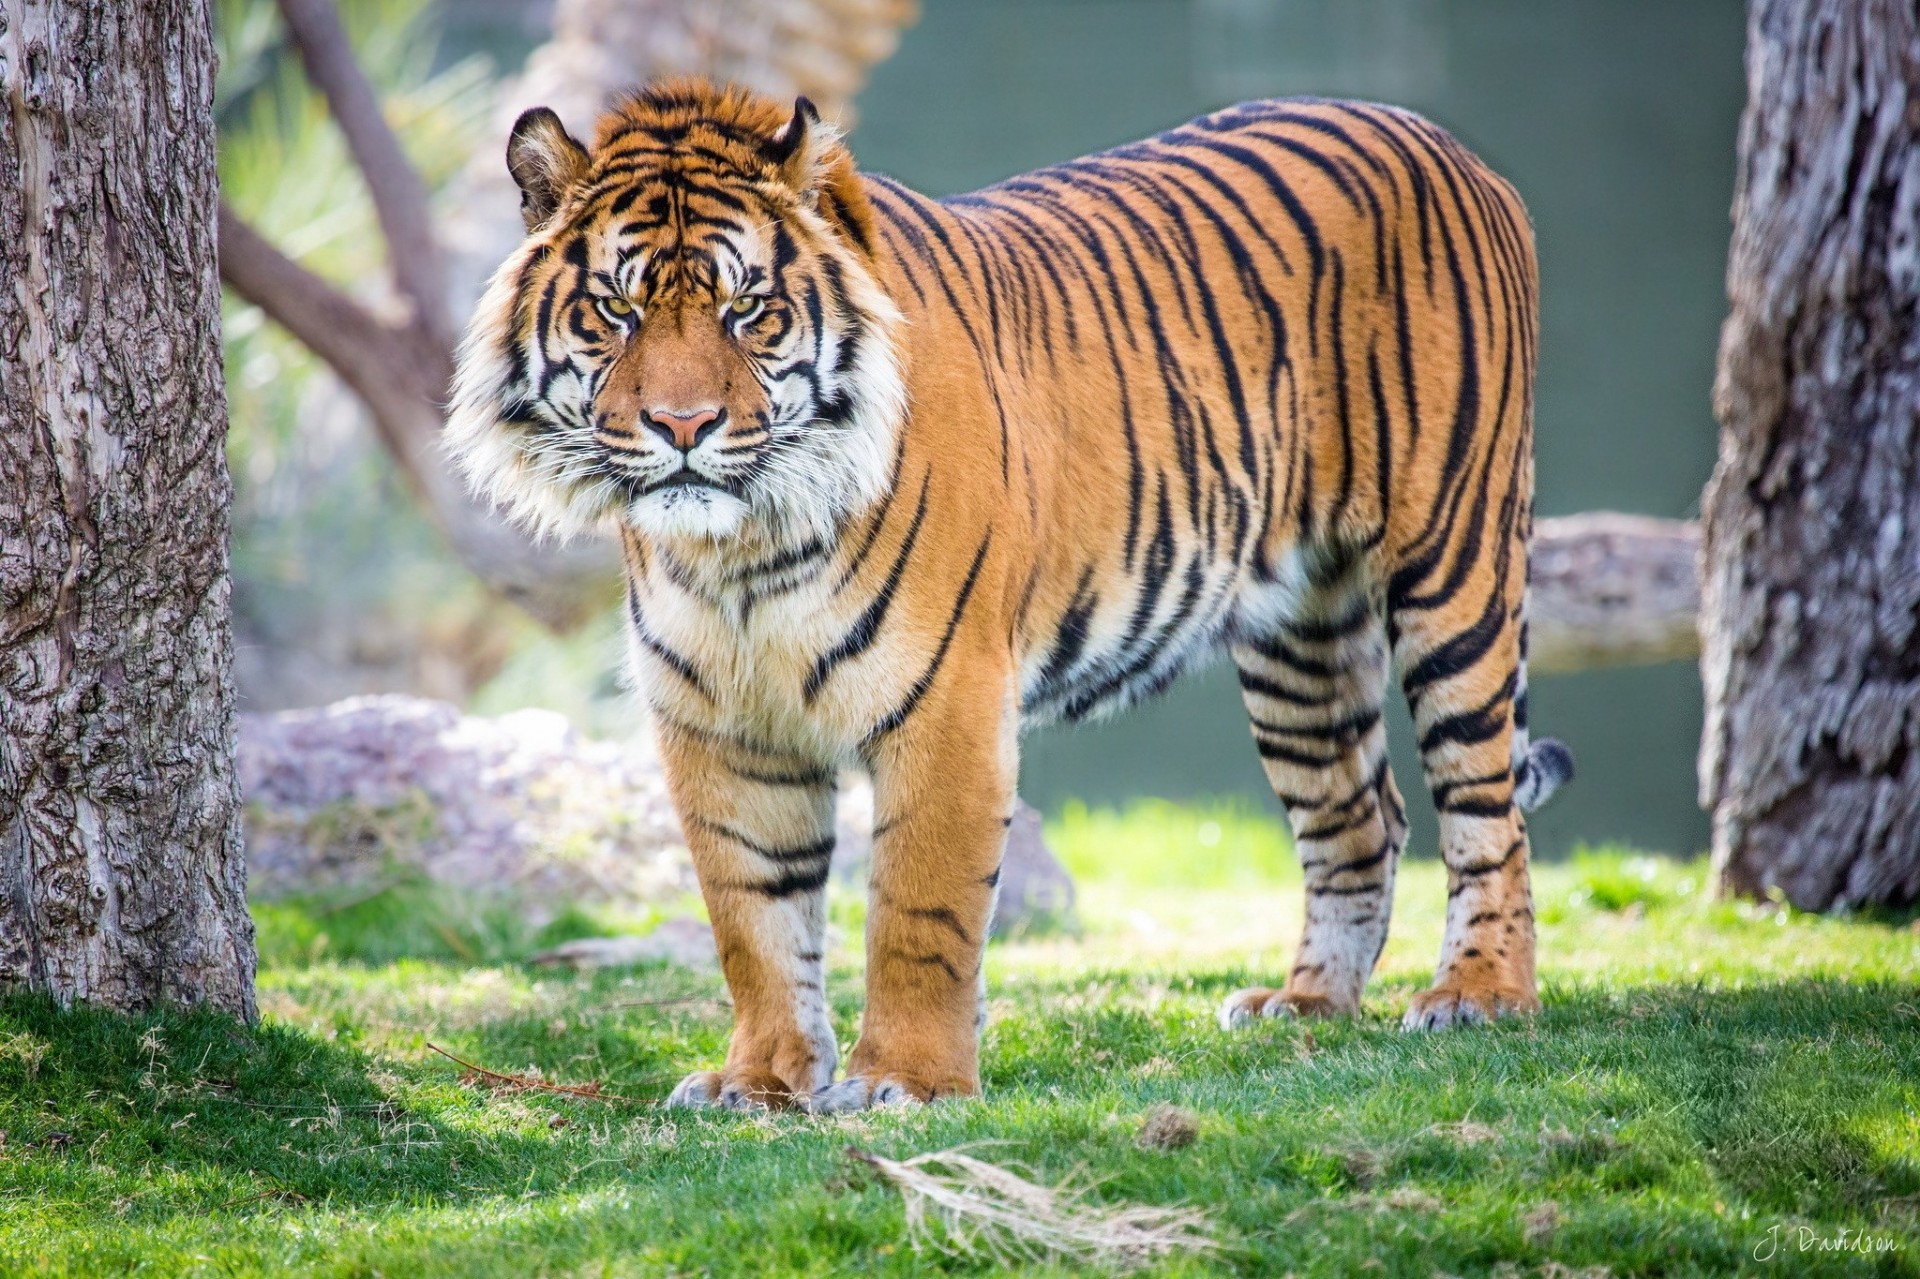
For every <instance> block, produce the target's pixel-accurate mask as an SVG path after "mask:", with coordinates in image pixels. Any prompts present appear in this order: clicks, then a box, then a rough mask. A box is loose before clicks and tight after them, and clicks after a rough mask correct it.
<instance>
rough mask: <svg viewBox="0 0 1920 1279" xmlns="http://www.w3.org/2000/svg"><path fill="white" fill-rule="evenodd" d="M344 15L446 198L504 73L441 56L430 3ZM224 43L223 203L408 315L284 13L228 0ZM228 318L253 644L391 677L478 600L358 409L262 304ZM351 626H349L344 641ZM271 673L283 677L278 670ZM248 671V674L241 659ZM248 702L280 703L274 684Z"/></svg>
mask: <svg viewBox="0 0 1920 1279" xmlns="http://www.w3.org/2000/svg"><path fill="white" fill-rule="evenodd" d="M339 11H340V16H341V19H342V22H343V24H344V25H345V27H346V28H347V32H348V35H349V37H350V38H351V40H352V42H353V45H354V49H355V52H356V54H357V57H358V60H359V63H360V67H361V69H362V71H363V72H364V73H365V74H366V76H367V79H368V81H369V82H370V83H371V84H372V85H373V87H374V89H375V91H376V92H377V93H378V94H379V95H380V99H381V102H382V104H383V106H384V108H385V111H386V115H387V119H388V120H389V121H390V122H391V124H392V125H393V127H394V129H395V131H396V133H397V134H398V135H399V138H400V140H401V143H402V145H403V147H404V148H405V149H406V152H407V154H408V156H409V157H410V158H411V159H412V160H413V162H414V164H415V166H416V167H417V168H418V170H419V172H420V174H421V176H422V178H423V180H424V181H425V182H426V184H427V187H428V190H429V191H431V192H438V191H439V190H440V189H441V188H442V187H443V186H444V185H445V184H446V182H447V180H448V179H449V178H451V177H452V176H453V174H454V173H455V171H456V170H457V169H458V168H459V166H460V165H461V164H462V163H463V162H464V161H465V159H466V157H467V156H468V155H470V154H471V153H472V151H473V149H474V146H475V145H476V143H477V142H478V140H479V138H480V137H481V134H482V127H483V125H484V122H485V119H486V116H487V113H488V112H489V111H490V110H491V108H492V105H493V101H494V89H495V77H494V72H493V69H492V67H491V65H490V64H489V63H488V62H487V61H486V60H485V59H484V58H478V57H468V58H463V59H460V60H458V61H453V62H445V61H443V60H442V59H441V58H440V57H439V54H438V48H439V21H438V18H437V17H436V8H435V6H434V5H433V4H432V3H431V0H341V3H340V5H339ZM215 40H216V46H217V49H218V53H219V58H220V71H219V78H218V81H217V85H216V102H215V113H216V118H217V120H218V123H219V127H220V184H221V191H222V195H223V197H224V198H225V200H226V201H227V203H228V204H229V205H231V206H232V207H233V208H234V210H235V211H236V212H237V213H238V214H239V215H240V216H241V217H242V218H244V219H245V220H246V221H247V222H249V223H250V224H251V225H252V226H253V227H254V228H255V229H256V230H258V231H259V232H260V233H261V234H263V235H265V236H266V237H267V238H268V239H269V240H270V241H272V242H273V243H274V244H275V245H277V246H278V247H279V248H280V250H281V251H282V252H284V253H286V254H287V255H288V256H289V257H291V258H293V259H294V260H295V261H297V262H299V263H300V264H301V265H303V266H305V267H307V268H308V269H309V270H312V271H314V272H315V273H316V274H319V275H321V276H323V277H325V278H326V279H327V280H329V281H331V282H332V283H333V284H334V285H335V286H337V287H339V288H340V289H342V290H343V291H345V292H347V293H349V294H351V295H353V296H354V297H356V298H358V299H359V300H360V301H362V302H363V303H365V304H367V305H368V306H369V307H371V308H373V309H374V310H376V311H379V310H381V309H382V308H386V307H391V306H393V305H395V302H394V299H393V297H392V294H391V290H390V287H389V283H388V272H387V266H386V256H385V243H384V241H383V239H382V237H381V235H380V231H379V224H378V220H377V219H376V217H375V214H374V210H373V206H372V203H371V201H370V199H369V197H368V194H367V190H366V186H365V183H364V182H363V181H362V178H361V175H360V172H359V170H358V168H357V167H356V165H355V164H354V162H353V158H352V156H351V155H350V154H349V152H348V149H347V145H346V140H345V138H344V137H343V136H342V135H341V133H340V131H339V130H338V129H337V128H336V127H335V126H334V124H333V121H332V119H331V118H330V116H329V113H328V110H327V105H326V102H325V101H324V99H323V98H322V97H321V96H320V94H319V93H318V92H317V91H316V90H315V89H314V88H313V86H312V85H310V84H309V83H308V81H307V79H306V76H305V74H304V71H303V69H302V67H301V65H300V59H299V56H298V54H297V52H296V51H295V50H294V49H293V47H292V46H291V44H290V43H289V40H288V37H287V33H286V31H285V29H284V27H283V26H282V25H281V22H280V19H279V13H278V9H277V6H276V5H275V4H274V3H273V2H272V0H218V4H217V8H216V13H215ZM458 318H459V317H456V319H458ZM222 321H223V328H224V333H225V339H226V374H227V397H228V405H229V411H230V419H231V428H230V431H229V435H228V446H227V448H228V461H229V464H230V466H231V468H232V471H233V475H234V488H235V505H234V557H233V564H234V574H235V588H236V589H235V608H236V614H237V617H238V621H239V625H240V629H241V631H242V634H243V644H245V645H248V646H251V647H253V648H255V649H256V650H257V649H259V648H263V647H264V648H267V649H280V648H282V647H285V648H288V649H293V648H298V647H300V646H301V645H303V644H305V645H314V644H315V641H314V639H313V637H314V636H315V635H317V634H320V633H323V632H327V631H328V628H334V629H333V636H334V638H333V639H332V645H331V646H332V648H333V649H334V650H336V651H335V652H334V654H333V656H334V657H335V658H340V659H341V660H356V659H359V660H365V661H366V662H367V664H368V665H369V666H370V667H379V666H381V665H383V664H384V665H385V666H387V667H390V668H397V667H399V666H402V665H405V663H406V661H407V660H408V659H407V654H409V653H411V652H412V651H414V650H415V649H416V648H419V647H421V638H420V637H421V636H422V635H426V636H427V637H428V645H427V646H428V647H430V646H431V644H432V643H433V642H436V638H437V640H438V642H443V643H444V642H445V641H446V637H447V635H448V633H450V632H454V633H457V632H458V631H459V630H460V629H462V627H464V626H465V625H466V624H467V619H470V618H472V617H473V616H474V615H475V614H476V613H477V612H479V611H480V610H481V609H483V608H484V607H485V601H484V597H483V596H482V593H481V592H480V590H479V588H478V587H477V586H476V585H475V584H474V583H473V582H472V581H471V579H470V578H469V577H468V575H467V574H466V572H465V571H464V570H463V569H462V568H461V567H460V566H459V565H458V563H457V562H456V561H455V560H454V559H453V558H452V556H451V555H450V554H449V553H448V552H447V551H446V550H445V548H444V547H443V546H442V545H441V542H440V539H439V536H438V534H437V533H436V532H435V530H434V529H433V528H432V526H431V525H430V524H429V523H428V521H427V520H426V518H425V517H424V516H423V515H422V513H421V512H420V511H419V510H418V509H417V508H416V506H415V504H414V501H413V498H412V496H411V494H410V493H409V492H408V490H407V486H406V483H405V481H404V478H403V477H402V476H401V475H399V474H398V473H397V472H396V470H395V469H394V468H393V467H392V466H391V465H390V463H389V462H388V460H387V458H386V455H385V453H384V451H383V450H382V449H381V448H380V446H379V445H378V443H377V441H376V440H375V439H374V437H373V436H372V433H371V432H370V431H369V430H368V429H367V427H366V425H365V424H364V421H363V418H362V415H361V413H360V411H359V408H358V405H357V403H356V402H355V401H354V400H353V399H352V397H351V396H350V394H349V393H347V392H346V391H344V390H342V389H340V388H338V387H337V386H336V385H335V384H333V383H332V381H331V378H330V377H329V376H328V375H327V373H326V370H325V366H324V365H323V364H322V363H321V362H320V361H319V360H318V359H317V358H316V357H314V356H313V355H312V353H311V352H309V351H308V350H307V349H306V348H305V347H304V346H302V345H301V344H300V343H299V342H298V341H296V340H295V339H294V338H293V337H292V336H291V335H289V334H288V333H286V332H285V331H284V330H282V329H280V328H279V327H278V326H277V325H274V324H272V323H271V322H269V321H268V320H267V318H266V316H265V315H264V314H262V313H261V311H260V310H259V309H258V308H256V307H253V306H250V305H248V304H246V303H245V302H242V301H241V300H240V299H238V298H236V297H234V296H233V295H231V294H228V295H227V297H226V299H225V304H224V307H223V315H222ZM342 619H352V620H351V623H349V624H348V625H350V626H351V627H352V628H354V629H350V630H346V631H344V632H343V631H341V630H340V628H341V627H342ZM343 653H344V654H348V655H349V656H347V657H345V658H342V657H341V655H342V654H343ZM415 665H416V666H417V660H416V661H415ZM266 668H267V669H269V670H271V671H275V672H278V671H279V670H281V669H283V667H282V666H281V665H276V661H275V660H271V659H270V660H268V661H267V662H266ZM242 671H243V682H244V681H245V679H246V676H247V673H248V671H249V667H248V666H247V665H246V663H245V662H243V665H242ZM250 691H251V692H253V693H254V695H255V696H256V698H261V697H262V696H264V700H265V701H266V702H267V703H268V704H274V703H276V702H277V701H278V700H280V699H279V697H278V696H277V695H276V693H277V690H274V689H266V690H262V689H254V690H250Z"/></svg>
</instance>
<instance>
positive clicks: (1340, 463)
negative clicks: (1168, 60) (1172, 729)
mask: <svg viewBox="0 0 1920 1279" xmlns="http://www.w3.org/2000/svg"><path fill="white" fill-rule="evenodd" d="M869 182H870V183H871V184H872V186H871V191H872V198H873V203H874V207H875V209H876V211H877V212H878V213H879V215H880V221H881V226H882V234H883V239H884V241H885V243H886V244H887V246H888V248H889V249H890V250H891V251H892V254H893V255H894V257H895V258H896V271H897V279H898V280H899V283H897V284H896V285H895V286H894V288H893V292H894V295H895V297H896V298H897V299H899V300H900V301H901V302H902V304H903V305H904V306H906V307H907V308H908V309H909V311H910V312H913V311H915V310H917V311H918V312H919V313H920V317H921V318H920V323H919V324H917V325H910V326H909V330H910V332H912V333H913V334H914V336H913V337H912V338H911V339H910V342H909V350H910V351H911V353H912V354H911V357H910V358H911V359H914V360H922V361H924V360H929V359H932V360H939V361H946V362H951V363H956V364H964V365H971V366H972V367H973V369H975V370H976V371H977V378H978V381H979V383H980V384H981V386H982V388H983V389H984V391H985V394H986V397H987V399H988V401H989V402H990V403H989V406H988V408H987V412H988V413H989V415H990V417H991V419H992V422H991V425H992V430H991V431H990V432H989V433H988V434H987V437H986V438H985V439H981V440H978V441H977V442H976V444H975V447H976V448H977V449H978V450H979V452H980V453H981V454H983V455H984V456H981V457H977V458H975V459H974V464H975V465H979V466H983V467H984V466H988V465H991V466H993V467H997V468H998V470H999V473H1000V476H1001V479H1002V482H1003V484H1004V485H1005V486H1006V487H1008V488H1009V489H1011V490H1014V491H1016V492H1020V491H1022V490H1024V495H1025V497H1026V498H1027V500H1028V508H1029V509H1028V511H1027V517H1028V522H1029V524H1030V527H1031V529H1032V530H1033V534H1034V552H1035V556H1034V558H1035V561H1036V566H1037V569H1038V576H1037V578H1036V585H1035V588H1034V594H1033V596H1032V597H1031V598H1030V599H1029V600H1028V601H1027V609H1026V611H1025V614H1024V616H1023V618H1022V619H1021V620H1022V632H1023V636H1024V637H1025V639H1026V641H1027V642H1026V654H1025V661H1024V662H1023V671H1022V676H1023V678H1022V700H1023V704H1024V705H1025V707H1026V709H1027V712H1028V713H1029V715H1030V716H1032V717H1034V718H1048V719H1050V718H1065V719H1069V720H1077V719H1081V718H1085V717H1087V716H1089V715H1097V714H1102V713H1105V712H1107V711H1110V710H1113V709H1116V708H1118V707H1120V706H1124V705H1125V704H1127V703H1128V702H1130V701H1132V700H1135V699H1136V698H1137V697H1139V696H1140V695H1142V694H1145V693H1149V692H1152V691H1156V690H1157V689H1158V688H1159V687H1163V686H1164V684H1165V683H1166V681H1167V679H1168V678H1170V676H1171V674H1172V673H1174V672H1176V671H1177V670H1178V668H1179V666H1180V665H1181V664H1182V663H1183V662H1184V661H1185V660H1187V659H1189V658H1190V657H1192V656H1194V655H1196V654H1197V653H1201V652H1204V651H1206V649H1207V644H1208V641H1209V640H1216V639H1219V638H1221V637H1223V636H1225V635H1227V634H1230V633H1231V632H1232V631H1233V629H1234V627H1235V625H1236V622H1237V623H1239V624H1240V625H1241V626H1242V627H1250V628H1252V629H1256V630H1257V629H1263V628H1265V627H1267V626H1268V625H1270V623H1271V621H1272V619H1273V618H1275V617H1278V616H1283V615H1284V614H1285V613H1287V612H1288V611H1289V610H1290V608H1291V607H1292V606H1293V605H1294V602H1295V600H1296V598H1297V597H1298V594H1299V590H1300V586H1301V576H1302V574H1303V573H1304V572H1305V561H1304V558H1303V557H1307V558H1311V557H1315V556H1350V557H1366V556H1372V557H1374V558H1376V559H1381V560H1397V559H1399V558H1401V557H1403V556H1408V557H1411V556H1414V555H1416V554H1417V553H1418V548H1419V547H1420V546H1421V545H1422V544H1423V542H1424V543H1431V542H1433V541H1434V540H1435V534H1436V533H1442V532H1444V530H1439V529H1436V528H1434V527H1433V526H1432V525H1431V522H1430V519H1429V516H1430V514H1431V513H1433V512H1435V511H1437V510H1441V509H1444V508H1446V507H1447V506H1448V505H1449V504H1452V505H1456V506H1457V505H1458V504H1459V502H1460V501H1462V500H1466V501H1469V502H1473V501H1482V500H1484V501H1487V502H1492V503H1498V502H1500V501H1502V500H1504V499H1505V497H1506V490H1507V489H1509V488H1513V487H1519V488H1528V489H1530V485H1531V470H1530V468H1531V438H1530V432H1531V420H1530V408H1531V386H1532V370H1533V344H1534V334H1535V313H1536V302H1535V295H1536V284H1535V278H1536V269H1535V263H1534V257H1533V247H1532V236H1531V232H1530V228H1529V226H1528V224H1527V220H1526V215H1525V212H1524V210H1523V208H1522V207H1521V205H1520V203H1519V200H1518V198H1517V197H1516V196H1515V195H1514V194H1513V192H1512V190H1511V188H1509V187H1508V186H1507V185H1506V184H1505V183H1504V182H1503V181H1501V180H1500V179H1499V178H1498V177H1496V176H1494V175H1493V174H1492V173H1491V172H1490V171H1489V170H1487V169H1486V168H1485V167H1484V166H1483V165H1481V164H1480V163H1479V162H1478V161H1477V160H1475V159H1474V158H1473V157H1472V156H1471V155H1469V154H1468V153H1467V152H1465V151H1464V150H1463V149H1462V148H1460V147H1459V145H1458V144H1457V143H1455V142H1454V141H1453V140H1452V139H1451V138H1450V137H1449V136H1448V135H1446V134H1445V133H1443V132H1441V131H1440V130H1438V129H1436V128H1434V127H1433V126H1432V125H1430V124H1428V123H1426V122H1425V121H1424V120H1421V119H1420V118H1419V117H1416V116H1413V115H1411V114H1409V113H1406V112H1403V111H1399V110H1395V109H1393V108H1387V107H1378V106H1372V105H1363V104H1351V103H1336V102H1323V101H1313V100H1305V101H1277V102H1261V103H1250V104H1246V105H1243V106H1239V107H1235V108H1232V109H1230V110H1227V111H1223V112H1220V113H1218V114H1216V115H1213V116H1209V117H1206V118H1204V119H1202V120H1199V121H1196V122H1194V123H1193V124H1190V125H1187V126H1184V127H1182V128H1179V129H1175V130H1171V131H1169V132H1168V133H1165V134H1162V135H1160V136H1159V137H1157V138H1154V139H1151V140H1149V141H1146V142H1141V143H1137V144H1133V145H1130V146H1124V147H1120V148H1117V149H1115V150H1113V151H1109V152H1105V153H1102V154H1100V155H1096V156H1090V157H1087V158H1085V159H1082V160H1077V161H1073V162H1070V163H1067V164H1063V165H1059V166H1056V167H1053V168H1049V169H1045V170H1041V171H1039V172H1036V173H1032V174H1027V175H1022V176H1020V177H1016V178H1013V179H1011V180H1009V181H1007V182H1005V183H1002V184H1000V185H999V186H996V187H993V188H990V189H988V190H985V191H982V192H978V193H975V194H971V195H966V196H960V197H956V198H952V199H949V200H946V201H943V202H939V203H935V202H933V201H929V200H926V199H925V198H923V197H920V196H917V195H915V194H913V193H912V192H910V191H907V190H906V189H904V188H901V187H899V186H897V185H896V184H892V183H889V182H885V181H883V180H874V179H869ZM1423 428H1424V429H1423ZM1496 454H1497V455H1498V456H1495V455H1496ZM1476 471H1478V472H1481V473H1482V474H1483V476H1484V481H1483V483H1481V484H1476V483H1475V482H1474V479H1475V475H1474V473H1475V472H1476ZM1483 486H1484V488H1483ZM1482 489H1483V491H1474V492H1468V491H1467V490H1482ZM1523 500H1530V493H1529V494H1527V495H1525V496H1524V497H1523ZM1054 619H1057V622H1058V623H1059V624H1053V625H1050V624H1049V622H1050V621H1052V620H1054ZM1062 624H1064V629H1063V625H1062Z"/></svg>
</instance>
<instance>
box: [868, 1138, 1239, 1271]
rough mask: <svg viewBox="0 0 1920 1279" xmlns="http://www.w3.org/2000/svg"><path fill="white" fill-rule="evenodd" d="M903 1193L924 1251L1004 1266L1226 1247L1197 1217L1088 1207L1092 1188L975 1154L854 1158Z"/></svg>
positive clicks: (1118, 1264) (1136, 1258)
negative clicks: (1050, 1180)
mask: <svg viewBox="0 0 1920 1279" xmlns="http://www.w3.org/2000/svg"><path fill="white" fill-rule="evenodd" d="M847 1155H848V1157H849V1158H852V1159H857V1160H859V1161H860V1162H861V1163H863V1164H866V1165H867V1166H868V1167H870V1168H872V1169H873V1170H874V1171H876V1172H878V1173H879V1174H880V1175H881V1176H882V1177H884V1178H886V1179H887V1180H888V1181H890V1182H892V1183H893V1184H894V1185H895V1186H896V1187H898V1188H899V1191H900V1194H901V1196H902V1197H903V1198H904V1199H905V1200H906V1205H907V1234H908V1237H909V1238H910V1239H911V1240H912V1241H913V1246H914V1247H915V1248H932V1249H933V1250H935V1251H938V1252H943V1253H946V1254H948V1255H951V1256H963V1257H975V1258H983V1259H986V1260H989V1261H993V1262H996V1263H1000V1264H1003V1265H1004V1264H1007V1263H1011V1262H1039V1261H1044V1260H1066V1261H1079V1262H1085V1263H1093V1264H1098V1265H1104V1266H1108V1267H1111V1268H1113V1269H1116V1270H1128V1269H1132V1268H1134V1267H1137V1266H1142V1265H1146V1264H1147V1263H1149V1262H1152V1261H1157V1260H1159V1259H1161V1258H1163V1257H1167V1256H1170V1255H1172V1254H1174V1253H1177V1252H1188V1253H1195V1252H1207V1251H1210V1250H1212V1249H1214V1248H1216V1247H1218V1246H1219V1245H1218V1244H1217V1243H1216V1242H1215V1241H1214V1240H1213V1238H1212V1237H1211V1236H1210V1235H1209V1234H1208V1233H1207V1227H1208V1225H1209V1223H1208V1221H1207V1218H1206V1217H1205V1216H1204V1215H1203V1214H1201V1213H1199V1212H1195V1211H1194V1210H1192V1209H1189V1208H1156V1207H1151V1206H1147V1205H1144V1204H1135V1205H1131V1206H1127V1207H1113V1208H1110V1207H1104V1206H1101V1205H1098V1204H1090V1203H1087V1202H1086V1191H1087V1187H1084V1186H1071V1185H1066V1184H1063V1185H1060V1186H1043V1185H1040V1184H1038V1183H1037V1182H1033V1181H1029V1180H1027V1179H1026V1178H1025V1177H1022V1176H1021V1175H1019V1173H1016V1172H1013V1171H1011V1170H1009V1169H1007V1168H1002V1167H1000V1166H998V1165H997V1164H990V1163H988V1162H987V1161H986V1160H984V1159H978V1158H975V1157H974V1156H973V1155H970V1154H967V1153H966V1147H955V1148H954V1149H952V1150H938V1151H933V1152H930V1153H928V1154H924V1155H915V1156H914V1157H913V1158H911V1159H905V1160H893V1159H888V1158H886V1157H884V1156H881V1155H874V1154H868V1153H867V1152H865V1151H863V1150H856V1149H854V1148H853V1147H851V1146H849V1147H848V1148H847Z"/></svg>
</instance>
